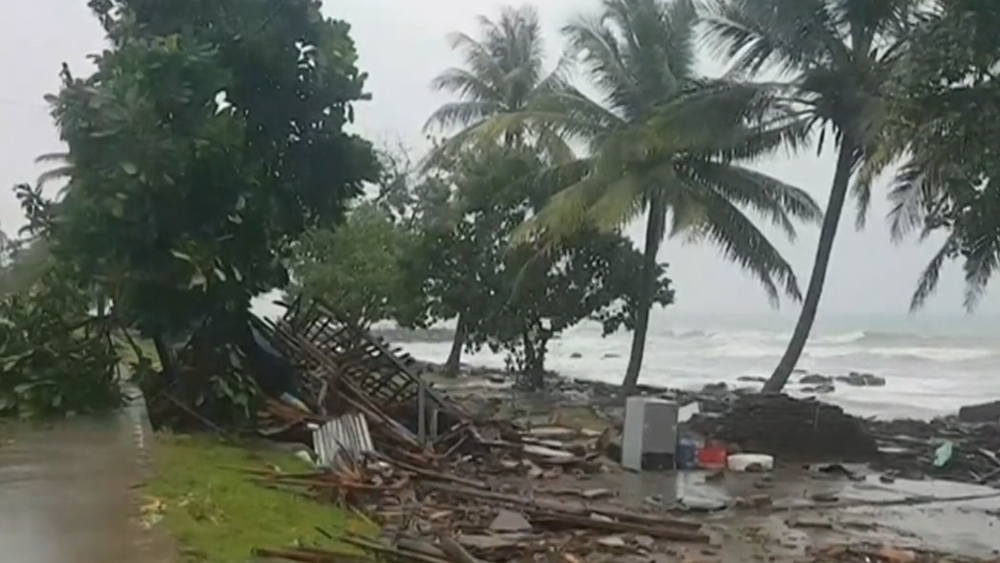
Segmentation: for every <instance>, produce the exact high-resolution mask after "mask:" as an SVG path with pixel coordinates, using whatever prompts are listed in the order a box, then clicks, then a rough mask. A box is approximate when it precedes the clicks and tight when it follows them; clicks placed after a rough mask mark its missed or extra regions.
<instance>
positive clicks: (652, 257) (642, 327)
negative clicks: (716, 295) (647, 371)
mask: <svg viewBox="0 0 1000 563" xmlns="http://www.w3.org/2000/svg"><path fill="white" fill-rule="evenodd" d="M666 220H667V206H666V202H665V201H663V199H662V198H661V197H654V198H653V200H652V201H651V202H650V206H649V221H648V222H647V224H646V246H645V248H644V251H643V257H644V260H643V268H642V273H641V276H642V278H641V280H640V282H639V283H640V284H641V285H640V286H639V310H638V311H637V317H636V322H635V331H634V332H633V333H632V351H631V352H630V353H629V359H628V369H626V370H625V380H624V381H622V391H623V392H624V393H625V395H626V396H629V395H633V394H634V393H635V390H636V386H637V385H638V384H639V372H640V370H641V369H642V357H643V354H645V352H646V332H647V331H648V330H649V310H650V309H652V308H653V289H654V287H655V286H656V254H657V253H658V252H659V250H660V240H661V238H662V237H663V228H664V224H665V222H666Z"/></svg>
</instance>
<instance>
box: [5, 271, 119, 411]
mask: <svg viewBox="0 0 1000 563" xmlns="http://www.w3.org/2000/svg"><path fill="white" fill-rule="evenodd" d="M61 278H62V276H60V275H59V274H58V273H57V272H55V271H52V272H49V273H47V274H46V275H45V276H44V277H43V278H42V279H41V280H40V281H39V282H38V283H36V284H34V285H33V286H31V287H30V288H28V289H26V290H24V291H21V292H18V293H13V294H11V295H8V296H6V297H4V298H3V299H2V300H0V416H19V417H21V418H32V417H38V416H59V415H66V414H74V413H79V414H83V413H91V412H99V411H105V410H110V409H114V408H117V407H120V406H121V405H122V398H123V397H122V392H121V388H120V386H119V383H118V377H117V373H116V368H117V366H118V363H119V361H120V359H119V356H118V353H117V350H116V349H115V347H114V346H113V344H112V342H111V339H110V338H109V337H108V332H107V331H106V330H105V329H104V328H103V327H100V326H98V323H97V322H96V321H95V319H94V318H93V317H92V316H91V315H90V307H89V304H90V300H89V299H88V298H87V296H86V295H84V294H82V293H81V292H80V291H79V290H78V289H76V288H75V287H72V286H71V285H69V284H68V283H67V282H65V281H61ZM63 279H64V278H63Z"/></svg>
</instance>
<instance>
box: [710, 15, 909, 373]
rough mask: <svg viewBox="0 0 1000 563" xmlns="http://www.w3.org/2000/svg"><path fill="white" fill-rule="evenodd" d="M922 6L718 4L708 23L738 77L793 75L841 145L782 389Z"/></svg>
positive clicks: (863, 184)
mask: <svg viewBox="0 0 1000 563" xmlns="http://www.w3.org/2000/svg"><path fill="white" fill-rule="evenodd" d="M921 5H926V3H925V2H921V0H720V1H719V2H718V4H717V5H716V6H715V7H714V9H713V10H712V13H711V14H710V15H709V16H708V17H706V18H705V21H706V24H707V30H708V36H709V38H710V40H711V41H712V42H713V43H714V44H715V45H716V46H717V47H718V49H719V50H720V52H722V53H723V54H724V55H725V56H727V57H728V58H729V59H730V60H731V61H732V63H733V67H732V73H733V75H734V76H736V77H742V78H750V77H754V76H756V75H757V74H759V73H760V72H761V71H764V70H772V71H777V72H780V73H781V74H782V75H783V76H785V77H790V78H789V79H788V80H787V82H785V83H784V84H783V85H784V87H785V88H787V91H788V92H789V94H790V96H791V98H792V99H793V100H794V102H795V103H796V104H797V106H798V107H799V109H800V110H801V111H802V112H803V115H804V116H805V117H806V118H807V120H808V121H807V122H808V124H809V128H810V130H811V132H814V133H816V134H817V135H818V138H819V141H818V146H819V150H822V146H823V141H824V138H825V136H826V135H827V134H829V135H831V136H832V138H833V140H834V144H835V146H836V147H837V165H836V171H835V173H834V177H833V185H832V187H831V189H830V198H829V201H828V203H827V206H826V213H825V215H824V218H823V225H822V228H821V230H820V240H819V245H818V248H817V249H816V258H815V262H814V263H813V269H812V275H811V276H810V278H809V288H808V289H807V291H806V296H805V301H804V303H803V305H802V311H801V313H800V314H799V319H798V322H797V323H796V325H795V331H794V332H793V334H792V338H791V341H790V342H789V344H788V348H787V349H786V351H785V354H784V356H783V357H782V358H781V361H780V362H779V363H778V365H777V367H776V368H775V370H774V373H773V374H772V375H771V377H770V379H769V380H768V381H767V383H766V384H765V385H764V390H765V391H768V392H777V391H780V390H781V389H782V388H783V387H784V385H785V383H787V381H788V378H789V376H790V375H791V373H792V370H793V369H794V368H795V365H796V363H797V362H798V360H799V357H800V356H801V355H802V350H803V348H804V347H805V344H806V341H807V340H808V339H809V333H810V331H811V330H812V325H813V321H814V320H815V319H816V312H817V310H818V308H819V301H820V297H821V296H822V293H823V284H824V282H825V280H826V273H827V268H828V267H829V264H830V253H831V251H832V250H833V242H834V238H835V237H836V235H837V225H838V223H839V222H840V216H841V213H842V211H843V208H844V203H845V201H846V199H847V192H848V190H849V189H850V188H851V180H852V177H854V178H855V181H854V185H853V193H854V194H855V195H856V198H857V203H858V211H859V213H858V220H857V224H858V226H859V227H861V226H863V224H864V217H865V211H866V209H867V207H868V202H869V200H870V197H871V179H872V177H873V176H872V175H855V174H854V173H855V171H856V170H857V169H858V167H859V166H862V165H863V164H864V163H865V161H866V160H867V159H869V158H870V156H871V155H873V154H874V153H875V152H876V148H877V146H878V144H879V142H880V139H881V137H882V134H883V124H884V118H885V111H884V108H885V100H884V94H885V93H886V88H887V84H888V82H889V81H890V80H891V77H892V76H893V75H894V67H895V66H896V65H897V64H898V63H899V61H901V60H902V55H903V54H904V52H905V48H906V46H907V39H908V34H907V31H908V28H909V26H910V24H911V23H912V22H913V21H915V16H917V15H918V13H919V11H920V9H921Z"/></svg>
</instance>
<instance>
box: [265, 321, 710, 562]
mask: <svg viewBox="0 0 1000 563" xmlns="http://www.w3.org/2000/svg"><path fill="white" fill-rule="evenodd" d="M267 334H268V338H269V339H270V340H271V341H272V343H273V345H274V347H275V348H276V349H277V350H279V351H280V352H281V354H282V355H283V356H284V357H286V358H288V359H289V360H290V361H291V362H292V363H293V364H294V365H295V368H296V370H297V372H298V373H299V374H300V376H301V381H300V385H299V390H298V393H299V395H298V397H299V398H300V400H301V403H302V404H301V405H299V406H296V404H295V403H294V401H291V402H290V401H283V400H270V401H269V402H268V404H267V408H266V409H265V411H264V412H262V413H261V425H262V428H263V429H264V432H266V433H268V434H269V435H272V436H283V437H285V438H287V439H300V438H301V437H302V436H309V437H310V438H311V439H312V440H315V441H316V442H317V443H316V444H315V449H316V450H317V452H318V453H319V457H320V459H319V461H320V463H321V465H323V466H325V467H326V469H323V470H318V471H316V472H313V473H308V474H296V475H288V474H280V473H256V474H255V475H254V478H256V479H260V480H261V481H263V482H265V483H266V484H267V485H268V486H272V487H286V488H290V489H292V490H294V491H298V492H300V493H304V494H309V495H311V496H313V497H315V498H317V499H319V500H321V501H325V502H331V503H337V504H339V505H341V506H343V507H345V508H348V509H351V510H353V511H355V512H356V513H357V514H360V515H363V516H364V517H365V518H367V519H369V520H371V521H372V522H374V523H375V524H377V525H378V527H379V529H380V530H381V536H380V537H379V538H377V539H376V538H370V537H362V536H348V537H347V538H346V539H345V540H344V541H346V542H347V543H349V544H352V545H354V546H356V547H358V548H360V549H361V550H363V551H365V552H367V553H368V554H370V555H372V556H377V557H382V556H386V555H391V556H393V557H395V558H396V560H405V561H413V562H416V561H419V562H422V563H449V562H450V563H472V562H474V561H509V560H512V559H521V558H534V557H537V556H541V555H543V554H560V556H561V558H562V559H563V560H565V561H567V562H570V563H572V562H573V561H575V560H578V559H577V558H582V557H584V556H590V555H591V554H594V553H596V552H601V553H604V554H611V555H613V554H615V553H626V552H631V553H635V552H637V551H643V550H646V551H649V552H652V551H655V550H656V549H657V548H659V547H662V545H660V544H662V543H663V542H678V541H680V542H697V543H706V542H707V541H708V537H707V536H706V534H705V533H704V532H702V531H701V525H700V524H698V523H693V522H688V521H684V520H679V519H677V518H674V517H671V516H668V515H666V514H662V513H660V514H657V513H643V512H638V511H629V510H624V509H622V508H620V507H618V506H616V505H615V504H614V503H613V502H611V501H612V499H611V498H610V497H613V494H612V492H611V491H608V490H606V489H593V490H582V491H575V494H573V495H571V496H572V497H573V498H567V496H568V495H567V494H566V493H567V491H565V490H557V489H545V488H542V487H539V484H540V483H543V482H544V480H545V479H546V478H551V479H555V478H558V477H559V476H560V475H566V474H571V475H576V476H584V477H585V476H587V475H593V474H598V473H604V472H610V471H615V470H616V469H615V468H614V467H613V464H611V463H610V462H608V461H607V460H606V459H603V458H602V457H601V455H600V453H599V452H598V451H597V449H596V436H592V435H585V434H584V433H582V432H577V431H574V430H572V429H566V428H553V427H549V428H534V429H524V428H517V427H515V426H514V425H513V424H512V423H510V422H501V421H493V420H484V419H476V418H474V417H472V416H470V415H469V414H468V413H467V412H465V411H464V410H463V409H462V408H461V407H460V406H459V405H457V404H455V403H453V402H451V401H450V400H448V399H447V398H446V397H443V396H441V395H439V394H437V393H435V392H434V390H433V389H431V388H428V386H427V385H425V384H424V382H423V381H422V380H421V379H420V378H419V377H417V376H415V375H413V373H412V372H411V370H410V368H409V367H408V365H407V363H406V361H405V359H404V358H400V357H399V356H398V355H397V354H396V353H394V352H393V351H392V350H390V349H388V348H387V347H386V346H385V344H384V343H382V342H381V341H379V340H377V339H374V338H372V337H371V336H370V335H369V334H367V333H366V332H365V331H362V330H360V329H358V328H357V327H353V326H350V325H349V324H346V323H343V322H340V321H338V320H337V318H336V316H335V315H334V314H333V313H332V312H331V311H330V310H329V308H327V307H325V306H324V305H323V304H321V303H316V302H313V303H310V304H308V305H307V306H304V305H303V304H301V303H300V304H297V305H296V306H295V307H293V308H291V309H290V310H289V313H288V314H286V315H285V317H284V318H282V319H281V320H279V321H277V322H275V323H272V324H270V325H269V327H268V330H267ZM259 555H261V556H266V557H271V558H277V559H285V560H288V561H317V562H318V561H332V560H334V559H336V560H338V561H339V560H341V559H343V558H344V556H343V554H339V555H334V554H324V553H322V552H318V551H316V550H308V549H296V550H287V549H286V550H268V549H261V550H260V553H259Z"/></svg>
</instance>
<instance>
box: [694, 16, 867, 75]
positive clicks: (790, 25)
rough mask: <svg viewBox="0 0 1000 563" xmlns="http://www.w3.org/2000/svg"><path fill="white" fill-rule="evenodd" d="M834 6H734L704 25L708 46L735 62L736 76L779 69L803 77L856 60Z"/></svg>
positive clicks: (733, 65) (705, 21)
mask: <svg viewBox="0 0 1000 563" xmlns="http://www.w3.org/2000/svg"><path fill="white" fill-rule="evenodd" d="M834 6H835V3H834V2H830V1H829V0H730V1H725V2H719V3H717V4H716V5H715V6H714V7H713V8H712V9H711V10H709V12H708V14H706V16H705V17H704V19H703V22H704V24H705V26H706V31H707V34H706V41H707V42H708V44H709V45H710V46H711V47H713V48H714V51H715V52H716V53H717V54H719V55H722V56H724V57H725V58H726V59H727V60H730V61H732V63H733V64H732V69H731V72H733V73H734V74H735V75H736V76H741V77H752V76H755V75H757V74H759V73H760V72H761V71H762V70H766V69H768V68H774V69H777V70H778V71H780V72H782V73H785V74H787V73H801V72H803V71H805V70H807V69H809V68H814V67H816V66H823V65H829V64H841V63H845V62H847V61H849V60H850V55H849V53H848V52H847V49H846V46H845V44H844V37H843V35H842V32H841V30H840V29H839V28H840V21H839V16H840V14H837V13H834V12H833V10H832V8H833V7H834Z"/></svg>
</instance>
